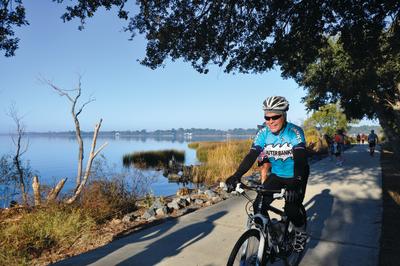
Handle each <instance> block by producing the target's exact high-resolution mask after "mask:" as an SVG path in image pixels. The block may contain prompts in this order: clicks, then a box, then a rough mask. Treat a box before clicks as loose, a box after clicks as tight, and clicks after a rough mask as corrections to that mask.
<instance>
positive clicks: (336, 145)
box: [333, 129, 344, 166]
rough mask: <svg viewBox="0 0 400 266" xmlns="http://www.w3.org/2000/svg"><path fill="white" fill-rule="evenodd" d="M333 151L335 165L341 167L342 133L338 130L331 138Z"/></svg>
mask: <svg viewBox="0 0 400 266" xmlns="http://www.w3.org/2000/svg"><path fill="white" fill-rule="evenodd" d="M333 141H334V142H333V150H334V154H335V156H336V165H338V166H342V165H343V161H344V160H343V155H342V154H343V149H344V135H343V134H342V131H341V130H340V129H338V130H337V131H336V134H335V136H334V138H333Z"/></svg>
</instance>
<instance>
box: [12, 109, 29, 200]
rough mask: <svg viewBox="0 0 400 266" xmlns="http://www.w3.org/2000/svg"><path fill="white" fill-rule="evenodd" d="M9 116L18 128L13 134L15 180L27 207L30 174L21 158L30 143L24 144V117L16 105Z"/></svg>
mask: <svg viewBox="0 0 400 266" xmlns="http://www.w3.org/2000/svg"><path fill="white" fill-rule="evenodd" d="M7 115H8V116H10V117H11V118H12V120H13V121H14V124H15V126H16V129H15V133H13V134H12V135H11V139H12V141H13V143H14V146H15V154H14V156H13V164H14V166H15V168H16V171H17V172H16V176H15V179H16V182H17V183H18V185H19V189H20V192H21V196H22V200H23V204H24V205H25V206H27V205H28V192H27V186H26V183H28V181H29V180H27V179H28V178H29V173H25V171H24V167H23V165H22V160H21V157H22V155H23V154H24V153H25V152H26V151H27V150H28V146H29V141H27V142H26V143H25V144H24V143H23V140H22V139H23V137H24V135H25V125H24V124H23V123H22V119H23V116H20V115H19V114H18V110H17V108H16V106H15V103H12V104H11V106H10V108H9V110H8V113H7Z"/></svg>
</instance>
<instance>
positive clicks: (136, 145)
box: [0, 136, 197, 195]
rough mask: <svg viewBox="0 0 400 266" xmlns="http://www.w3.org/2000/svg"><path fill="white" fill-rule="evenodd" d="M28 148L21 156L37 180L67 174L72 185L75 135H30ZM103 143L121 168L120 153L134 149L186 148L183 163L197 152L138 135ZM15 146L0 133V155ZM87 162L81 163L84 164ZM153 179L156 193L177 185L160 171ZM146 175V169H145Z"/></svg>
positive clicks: (112, 161) (51, 181)
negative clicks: (69, 136)
mask: <svg viewBox="0 0 400 266" xmlns="http://www.w3.org/2000/svg"><path fill="white" fill-rule="evenodd" d="M28 138H29V149H28V151H27V152H26V153H25V154H24V155H23V160H29V162H30V165H31V168H32V169H33V170H35V171H37V172H38V173H39V177H40V182H41V183H44V184H54V183H55V182H56V181H58V180H60V179H62V178H64V177H68V180H67V183H66V184H65V188H64V190H66V189H69V188H72V187H73V186H74V180H75V176H76V171H77V170H76V169H77V157H78V145H77V142H76V140H75V138H68V137H47V136H44V137H38V136H34V137H32V136H29V137H28ZM104 142H108V145H107V146H106V147H105V148H104V149H103V150H102V152H101V154H103V155H104V156H105V157H106V159H107V161H108V163H110V164H115V165H116V166H117V168H118V167H119V168H122V156H123V155H124V154H126V153H131V152H135V151H148V150H163V149H177V150H184V151H185V164H196V163H197V159H196V151H195V150H193V149H189V148H188V143H189V142H188V141H187V140H180V141H173V140H155V139H149V138H147V139H137V138H130V139H127V138H99V139H98V140H97V147H100V146H101V145H102V144H103V143H104ZM84 144H85V156H86V157H88V156H87V154H88V153H89V151H90V145H91V139H90V138H84ZM13 152H14V146H13V142H12V141H11V137H10V136H0V155H3V154H7V153H8V154H13ZM85 166H86V162H84V167H85ZM154 173H155V174H156V180H155V182H154V183H153V184H152V186H151V189H152V191H153V193H154V194H155V195H171V194H175V192H176V190H177V189H178V188H179V186H180V185H179V184H176V183H168V179H167V178H165V177H163V176H162V173H161V172H154V171H152V174H154ZM147 174H148V172H147Z"/></svg>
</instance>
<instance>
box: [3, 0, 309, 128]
mask: <svg viewBox="0 0 400 266" xmlns="http://www.w3.org/2000/svg"><path fill="white" fill-rule="evenodd" d="M33 2H35V3H34V4H33ZM25 6H26V10H27V19H28V21H29V23H30V25H29V26H26V27H23V28H21V29H17V30H16V34H17V36H18V37H19V38H20V39H21V40H20V43H19V49H18V50H17V51H16V56H14V57H11V58H6V57H4V56H3V55H1V56H0V75H1V76H0V80H1V82H0V108H1V109H0V132H3V133H7V132H10V131H12V129H13V126H14V125H13V123H12V120H11V119H10V118H9V117H8V116H7V115H6V114H5V113H6V111H7V109H8V108H9V106H10V104H11V103H12V102H15V104H16V106H17V109H18V110H19V113H20V114H21V115H24V120H23V121H24V123H25V125H26V128H27V130H28V131H63V130H73V129H74V127H73V121H72V118H71V116H70V104H69V102H68V101H67V99H66V98H62V97H60V96H58V95H57V94H56V93H55V92H54V91H53V90H52V89H50V87H49V86H47V85H45V84H43V83H41V82H40V81H38V78H39V77H40V76H42V77H45V78H47V79H49V80H51V81H52V82H53V83H54V84H55V85H57V86H59V87H60V88H63V89H73V88H75V87H76V85H77V83H78V75H79V74H80V75H81V76H82V80H81V81H82V91H83V96H82V97H81V98H82V100H87V99H89V97H91V96H92V97H94V98H95V99H96V101H94V102H92V103H90V104H89V105H88V106H87V107H86V108H85V109H84V111H83V112H82V114H81V116H80V120H81V126H82V129H83V130H92V129H93V127H94V125H95V123H96V122H97V121H98V120H99V119H100V118H103V124H102V130H141V129H147V130H155V129H171V128H180V127H182V128H192V127H195V128H217V129H230V128H239V127H241V128H254V127H255V126H256V125H257V124H259V123H261V122H262V121H263V119H262V117H263V113H262V109H261V107H262V101H263V100H264V98H266V97H267V96H270V95H283V96H285V97H287V98H288V100H289V102H290V110H289V114H288V118H289V120H291V121H292V122H295V123H301V121H303V120H304V119H305V118H306V116H307V115H306V111H305V107H304V105H303V104H302V103H301V102H300V100H301V97H303V96H304V95H305V92H304V91H303V89H302V88H299V87H298V86H297V84H296V83H295V82H294V81H293V80H283V79H282V78H281V77H280V74H279V72H278V71H271V72H268V73H264V74H258V75H255V74H247V75H243V74H236V75H233V74H225V73H224V72H223V70H222V69H219V68H217V67H212V68H211V71H210V72H209V74H207V75H204V74H199V73H197V72H196V71H195V70H193V69H192V68H191V66H190V64H188V63H184V62H182V61H178V62H167V63H166V66H165V68H159V69H157V70H151V69H148V68H146V67H144V66H141V65H140V64H139V63H138V62H137V59H141V58H143V55H144V52H145V41H144V39H143V37H141V36H137V37H135V38H134V40H133V41H128V39H129V37H130V35H129V33H126V32H124V31H123V30H122V29H123V27H124V26H125V25H126V22H125V21H122V20H120V19H118V18H117V16H116V12H114V11H111V12H106V11H103V10H100V11H99V12H97V13H96V14H95V17H94V18H92V19H89V20H88V21H87V24H86V27H85V29H84V30H83V31H79V30H78V29H77V27H78V25H79V22H78V21H72V22H68V23H63V22H62V20H61V19H60V16H61V15H62V13H63V7H62V6H60V5H57V4H55V3H52V2H51V1H26V2H25Z"/></svg>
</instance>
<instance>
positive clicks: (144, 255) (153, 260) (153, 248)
mask: <svg viewBox="0 0 400 266" xmlns="http://www.w3.org/2000/svg"><path fill="white" fill-rule="evenodd" d="M226 213H227V211H220V212H218V213H215V214H212V215H210V216H208V217H207V218H206V220H205V221H202V222H198V223H193V224H190V225H187V226H185V227H183V228H181V229H179V230H177V231H175V232H173V233H171V234H168V235H166V236H164V237H163V238H162V239H159V240H157V241H156V242H152V243H150V244H149V245H148V246H147V247H145V249H144V250H143V251H141V252H140V253H138V254H136V255H133V256H132V257H130V258H128V259H126V260H124V261H122V262H120V263H119V264H117V265H155V264H157V263H159V262H160V261H162V260H163V259H164V258H167V257H172V256H175V255H176V254H178V253H179V252H181V250H182V249H184V248H186V247H187V246H189V245H191V244H193V243H195V242H197V241H199V240H201V239H202V238H204V237H205V236H207V235H208V234H209V233H211V232H212V230H213V229H214V227H215V225H214V223H213V222H214V221H216V220H218V219H219V218H221V217H222V216H224V215H225V214H226ZM187 259H188V260H190V258H187ZM189 264H190V263H189Z"/></svg>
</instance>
